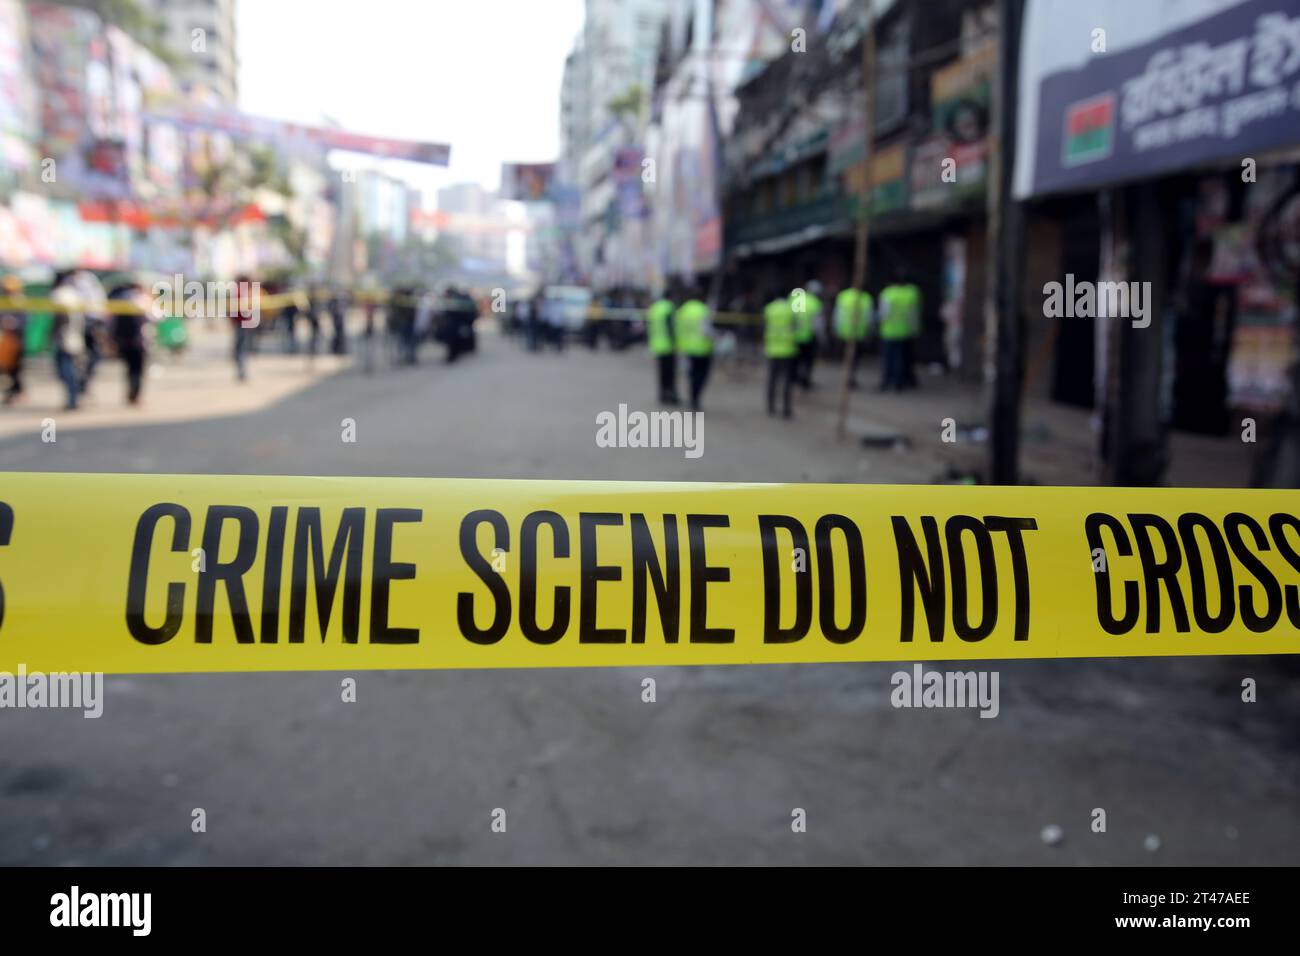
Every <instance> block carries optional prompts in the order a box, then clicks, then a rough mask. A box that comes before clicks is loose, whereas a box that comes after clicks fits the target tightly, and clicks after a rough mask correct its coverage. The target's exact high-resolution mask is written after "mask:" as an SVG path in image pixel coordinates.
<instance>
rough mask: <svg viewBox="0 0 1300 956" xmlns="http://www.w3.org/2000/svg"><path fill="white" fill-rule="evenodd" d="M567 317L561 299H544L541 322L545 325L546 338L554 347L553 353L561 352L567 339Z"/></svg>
mask: <svg viewBox="0 0 1300 956" xmlns="http://www.w3.org/2000/svg"><path fill="white" fill-rule="evenodd" d="M568 318H569V317H568V315H567V314H566V303H565V302H564V300H562V299H558V298H554V299H545V300H543V302H542V322H543V323H544V324H545V331H546V338H547V341H549V342H550V343H551V344H552V345H554V346H555V351H557V352H563V351H564V345H565V338H566V337H567V333H568V331H569V330H568V328H567V327H566V325H567V323H568Z"/></svg>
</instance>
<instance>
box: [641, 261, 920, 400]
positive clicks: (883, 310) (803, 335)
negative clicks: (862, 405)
mask: <svg viewBox="0 0 1300 956" xmlns="http://www.w3.org/2000/svg"><path fill="white" fill-rule="evenodd" d="M822 295H823V288H822V285H821V283H820V282H817V281H815V280H814V281H811V282H809V283H807V285H806V286H805V287H803V288H799V289H795V290H794V291H792V292H790V293H789V294H788V295H780V294H777V295H774V296H773V297H772V298H771V300H770V301H769V302H768V303H767V305H766V306H765V307H764V308H763V352H764V355H765V356H766V358H767V412H768V414H769V415H777V414H780V415H782V416H784V417H785V418H790V417H792V416H793V399H792V396H793V392H794V388H795V387H796V386H798V387H799V388H801V389H803V390H805V391H808V390H811V389H812V388H813V368H814V366H815V364H816V361H817V354H818V351H819V348H820V345H819V343H820V342H821V340H822V337H823V335H824V334H826V332H827V331H829V330H826V329H825V325H826V306H825V303H824V302H823V300H822ZM832 318H833V322H832V330H833V334H834V336H835V337H836V338H838V339H839V340H840V341H841V342H842V343H843V345H844V347H845V348H849V349H850V350H851V351H852V353H853V362H852V368H851V369H850V373H849V375H850V377H849V386H850V387H851V388H857V366H858V364H859V362H860V360H861V357H862V355H863V354H864V352H865V349H864V348H863V346H864V345H865V343H866V341H867V340H868V338H869V337H871V336H872V335H878V336H879V338H880V342H881V352H882V363H881V369H882V373H881V382H880V390H881V391H882V392H883V391H888V390H890V389H894V390H897V391H900V392H901V391H904V390H906V389H909V388H915V387H916V374H915V371H914V369H913V365H914V342H915V340H916V338H917V336H918V335H919V334H920V331H921V293H920V290H919V289H918V288H917V287H916V286H915V285H914V284H912V283H911V282H909V281H906V280H905V279H900V281H898V282H894V283H891V284H890V285H888V286H886V287H885V288H884V289H882V290H881V292H880V298H879V303H878V308H877V302H876V300H875V299H874V298H873V297H872V295H871V293H869V292H866V291H865V290H859V289H854V288H851V287H850V288H845V289H842V290H841V291H840V292H839V293H838V294H837V295H836V296H835V305H834V313H833V317H832ZM646 331H647V336H648V339H649V346H650V353H651V354H652V355H653V356H655V363H656V368H657V377H658V387H659V401H660V402H661V403H663V404H666V405H674V404H677V402H678V400H679V399H678V396H677V383H676V379H677V364H678V359H677V356H678V355H684V356H686V359H687V375H688V378H689V381H690V404H691V408H692V409H696V410H698V409H699V407H700V397H701V395H702V393H703V391H704V387H705V385H706V384H707V382H708V377H709V369H710V366H711V364H712V358H713V329H712V322H711V313H710V311H709V308H708V306H707V305H705V304H704V302H703V301H702V299H701V292H700V290H699V289H694V290H691V292H690V293H689V294H688V297H687V298H686V300H685V301H684V302H682V304H681V305H674V304H673V299H672V298H671V297H665V298H661V299H659V300H657V301H656V302H654V303H653V304H652V305H651V306H650V307H649V309H648V310H647V311H646Z"/></svg>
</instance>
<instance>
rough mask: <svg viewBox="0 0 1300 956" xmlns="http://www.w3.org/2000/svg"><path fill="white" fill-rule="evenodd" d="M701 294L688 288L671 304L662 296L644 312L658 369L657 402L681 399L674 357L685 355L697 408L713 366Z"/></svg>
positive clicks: (709, 318)
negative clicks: (683, 298) (682, 298)
mask: <svg viewBox="0 0 1300 956" xmlns="http://www.w3.org/2000/svg"><path fill="white" fill-rule="evenodd" d="M702 295H703V292H702V290H700V289H698V288H695V289H691V290H690V291H689V292H688V293H687V298H686V300H685V301H684V302H682V304H681V305H679V306H674V305H673V302H672V300H671V299H669V298H662V299H658V300H656V301H655V302H653V303H652V304H651V305H650V308H649V309H648V310H647V311H646V334H647V337H648V339H649V344H650V353H651V354H652V355H654V356H655V365H656V368H657V370H658V378H659V401H660V402H662V403H663V404H665V405H676V404H678V403H679V402H680V399H679V398H678V396H677V356H678V355H684V356H686V378H687V382H688V383H689V388H690V393H689V394H690V404H691V410H692V411H699V410H700V400H701V398H702V397H703V395H704V388H705V386H706V385H708V382H709V371H710V369H711V368H712V367H713V322H712V313H711V312H710V311H709V307H708V306H707V305H705V304H704V301H703V299H702Z"/></svg>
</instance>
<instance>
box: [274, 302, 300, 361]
mask: <svg viewBox="0 0 1300 956" xmlns="http://www.w3.org/2000/svg"><path fill="white" fill-rule="evenodd" d="M276 291H277V292H279V293H281V294H283V295H285V296H287V301H286V302H285V303H284V308H282V309H281V310H280V318H279V322H280V327H281V329H282V330H283V332H284V351H285V353H286V354H288V355H293V354H294V353H295V352H297V351H298V336H297V332H296V330H295V328H294V326H296V325H297V324H298V292H297V290H296V289H292V288H290V287H289V286H288V285H284V286H281V287H278V288H277V289H276Z"/></svg>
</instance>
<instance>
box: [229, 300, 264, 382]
mask: <svg viewBox="0 0 1300 956" xmlns="http://www.w3.org/2000/svg"><path fill="white" fill-rule="evenodd" d="M235 281H236V282H237V283H238V284H239V288H240V289H248V295H249V297H250V302H249V305H250V306H251V308H250V309H249V314H250V316H258V315H261V303H260V302H258V301H255V300H256V299H257V298H260V292H259V290H258V287H257V286H254V285H253V284H252V283H251V282H249V280H248V277H247V276H240V277H239V278H238V279H236V280H235ZM227 312H228V318H229V319H230V326H231V328H232V329H233V330H234V343H233V348H232V350H231V354H232V356H233V358H234V360H235V377H236V378H237V379H238V380H239V381H241V382H246V381H248V353H249V351H250V349H251V347H252V344H253V333H254V330H255V329H256V322H257V320H256V319H254V318H248V319H245V318H244V317H243V316H241V315H240V314H239V313H240V309H238V308H236V307H234V306H228V308H227Z"/></svg>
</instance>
